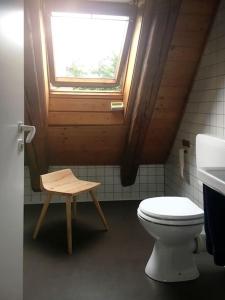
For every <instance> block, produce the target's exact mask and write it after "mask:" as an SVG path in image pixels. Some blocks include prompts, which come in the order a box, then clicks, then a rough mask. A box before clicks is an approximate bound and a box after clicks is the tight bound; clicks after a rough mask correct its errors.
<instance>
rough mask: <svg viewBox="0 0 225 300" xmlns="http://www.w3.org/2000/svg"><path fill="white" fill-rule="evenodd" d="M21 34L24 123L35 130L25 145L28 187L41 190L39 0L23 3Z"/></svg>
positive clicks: (43, 124) (43, 120)
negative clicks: (23, 30) (29, 183)
mask: <svg viewBox="0 0 225 300" xmlns="http://www.w3.org/2000/svg"><path fill="white" fill-rule="evenodd" d="M25 4H26V5H25V8H26V9H25V18H24V19H25V26H24V28H25V32H24V33H25V34H24V89H25V122H26V124H29V125H33V126H35V127H36V135H35V137H34V140H33V141H32V143H31V144H26V148H25V150H26V152H25V153H26V154H25V155H26V161H27V163H28V166H29V170H30V178H31V186H32V189H33V190H34V191H40V175H41V174H44V173H47V171H48V160H47V132H48V130H47V128H48V123H47V111H48V107H47V104H48V99H47V98H48V90H47V82H46V80H45V79H46V74H45V63H44V56H43V48H42V47H43V46H42V44H41V27H40V25H41V24H40V5H41V2H40V1H36V0H32V1H31V0H27V1H26V3H25Z"/></svg>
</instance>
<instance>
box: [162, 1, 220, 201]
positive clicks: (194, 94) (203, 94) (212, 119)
mask: <svg viewBox="0 0 225 300" xmlns="http://www.w3.org/2000/svg"><path fill="white" fill-rule="evenodd" d="M198 133H207V134H212V135H215V136H218V137H222V138H225V0H222V1H221V4H220V7H219V10H218V13H217V15H216V19H215V22H214V25H213V27H212V30H211V32H210V35H209V37H208V41H207V44H206V47H205V50H204V53H203V56H202V59H201V63H200V66H199V68H198V72H197V75H196V77H195V81H194V85H193V88H192V91H191V93H190V96H189V99H188V104H187V107H186V110H185V114H184V117H183V120H182V122H181V125H180V128H179V131H178V134H177V137H176V140H175V142H174V145H173V148H172V150H171V153H170V156H169V159H168V162H167V164H166V165H165V194H166V195H179V196H187V197H190V198H191V199H192V200H193V201H194V202H195V203H197V204H198V205H200V206H202V204H203V202H202V200H203V198H202V184H201V183H200V182H199V181H198V179H197V176H196V162H195V137H196V135H197V134H198ZM182 139H187V140H190V141H191V143H192V148H191V150H190V151H189V153H188V155H186V172H185V173H186V174H185V177H186V178H185V180H181V178H180V176H179V165H178V149H179V148H180V147H181V143H182Z"/></svg>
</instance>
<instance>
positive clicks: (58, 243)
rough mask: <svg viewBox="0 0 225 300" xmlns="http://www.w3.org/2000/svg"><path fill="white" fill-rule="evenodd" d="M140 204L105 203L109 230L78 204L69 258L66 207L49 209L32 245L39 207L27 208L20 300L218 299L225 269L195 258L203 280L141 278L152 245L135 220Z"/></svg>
mask: <svg viewBox="0 0 225 300" xmlns="http://www.w3.org/2000/svg"><path fill="white" fill-rule="evenodd" d="M137 206H138V202H136V201H129V202H128V201H127V202H126V201H124V202H107V203H103V204H102V207H103V209H104V212H105V215H106V216H107V219H108V222H109V225H110V231H109V232H105V231H104V230H102V228H103V227H102V225H101V223H100V222H99V219H98V216H97V214H96V211H95V209H94V207H93V205H92V203H79V206H78V214H77V219H76V221H74V223H73V255H72V256H68V255H67V253H66V226H65V225H66V224H65V208H64V205H62V204H53V205H52V206H50V208H49V211H48V215H47V218H46V222H45V224H44V226H43V228H42V230H41V232H40V235H39V237H38V239H37V240H36V241H33V240H32V239H31V236H32V231H33V228H34V224H35V222H36V220H37V216H38V214H39V211H40V208H41V206H40V205H29V206H26V207H25V234H24V300H75V299H76V300H106V299H107V300H128V299H129V300H147V299H151V300H185V299H188V300H190V299H192V300H195V299H196V300H197V299H198V300H199V299H204V300H214V299H215V300H220V299H225V268H221V267H216V266H214V265H213V261H212V258H211V257H210V256H209V255H208V254H206V253H204V254H200V255H196V259H197V264H198V267H199V270H200V273H201V276H200V277H199V278H198V279H197V280H195V281H191V282H186V283H177V284H164V283H159V282H156V281H153V280H151V279H150V278H148V277H147V276H146V275H145V274H144V268H145V264H146V262H147V260H148V257H149V254H150V252H151V249H152V245H153V241H152V239H151V238H150V237H149V235H148V234H147V233H146V232H145V231H144V229H143V228H142V227H141V225H140V224H139V223H138V221H137V217H136V209H137Z"/></svg>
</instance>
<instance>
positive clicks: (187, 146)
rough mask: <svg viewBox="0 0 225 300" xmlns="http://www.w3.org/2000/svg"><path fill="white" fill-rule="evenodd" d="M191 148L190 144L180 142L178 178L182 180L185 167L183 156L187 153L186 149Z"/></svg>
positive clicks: (186, 141) (185, 141)
mask: <svg viewBox="0 0 225 300" xmlns="http://www.w3.org/2000/svg"><path fill="white" fill-rule="evenodd" d="M190 147H191V143H190V141H188V140H184V139H183V140H182V148H180V149H179V166H180V176H181V178H182V179H184V166H185V156H184V155H185V154H187V153H188V149H187V148H190Z"/></svg>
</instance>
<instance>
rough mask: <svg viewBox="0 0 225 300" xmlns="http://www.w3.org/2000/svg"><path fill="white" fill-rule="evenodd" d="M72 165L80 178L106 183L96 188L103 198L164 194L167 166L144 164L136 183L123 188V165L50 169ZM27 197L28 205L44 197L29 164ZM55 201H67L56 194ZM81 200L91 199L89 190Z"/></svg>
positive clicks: (135, 198)
mask: <svg viewBox="0 0 225 300" xmlns="http://www.w3.org/2000/svg"><path fill="white" fill-rule="evenodd" d="M65 168H70V169H72V171H73V172H74V173H75V174H76V176H77V177H78V178H80V179H84V180H90V181H97V182H101V183H102V184H101V185H100V186H99V187H98V188H97V189H96V192H97V196H98V198H99V200H103V201H117V200H142V199H144V198H149V197H156V196H157V195H160V196H161V195H163V194H164V166H163V165H141V166H140V168H139V171H138V174H137V177H136V181H135V184H133V185H132V186H129V187H123V186H122V185H121V182H120V167H119V166H51V167H50V171H52V172H53V171H56V170H61V169H65ZM24 185H25V197H24V199H25V200H24V201H25V203H26V204H35V203H40V202H41V201H43V199H44V196H45V195H44V194H43V193H35V192H33V191H32V190H31V186H30V174H29V170H28V168H27V167H25V181H24ZM53 201H54V202H63V201H64V199H63V198H62V197H55V198H54V199H53ZM78 201H90V197H89V195H88V193H83V194H81V195H79V196H78Z"/></svg>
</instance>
